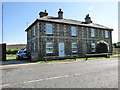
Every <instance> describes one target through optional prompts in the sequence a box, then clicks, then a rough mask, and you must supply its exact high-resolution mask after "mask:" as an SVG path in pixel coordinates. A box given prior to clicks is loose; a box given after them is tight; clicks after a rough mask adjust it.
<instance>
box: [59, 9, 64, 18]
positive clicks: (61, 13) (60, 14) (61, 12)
mask: <svg viewBox="0 0 120 90" xmlns="http://www.w3.org/2000/svg"><path fill="white" fill-rule="evenodd" d="M58 18H59V19H63V11H61V8H60V9H59V11H58Z"/></svg>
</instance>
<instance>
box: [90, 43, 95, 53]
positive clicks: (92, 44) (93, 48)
mask: <svg viewBox="0 0 120 90" xmlns="http://www.w3.org/2000/svg"><path fill="white" fill-rule="evenodd" d="M91 48H92V52H95V43H91Z"/></svg>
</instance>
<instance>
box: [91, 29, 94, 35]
mask: <svg viewBox="0 0 120 90" xmlns="http://www.w3.org/2000/svg"><path fill="white" fill-rule="evenodd" d="M91 37H95V30H94V29H91Z"/></svg>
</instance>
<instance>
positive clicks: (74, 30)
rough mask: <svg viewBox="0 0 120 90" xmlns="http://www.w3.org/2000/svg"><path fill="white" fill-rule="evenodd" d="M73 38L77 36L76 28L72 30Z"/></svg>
mask: <svg viewBox="0 0 120 90" xmlns="http://www.w3.org/2000/svg"><path fill="white" fill-rule="evenodd" d="M71 33H72V36H76V27H72V28H71Z"/></svg>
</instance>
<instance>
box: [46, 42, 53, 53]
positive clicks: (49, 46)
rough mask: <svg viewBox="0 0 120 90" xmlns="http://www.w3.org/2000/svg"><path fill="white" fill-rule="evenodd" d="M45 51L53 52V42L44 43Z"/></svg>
mask: <svg viewBox="0 0 120 90" xmlns="http://www.w3.org/2000/svg"><path fill="white" fill-rule="evenodd" d="M46 53H53V44H52V43H46Z"/></svg>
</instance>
